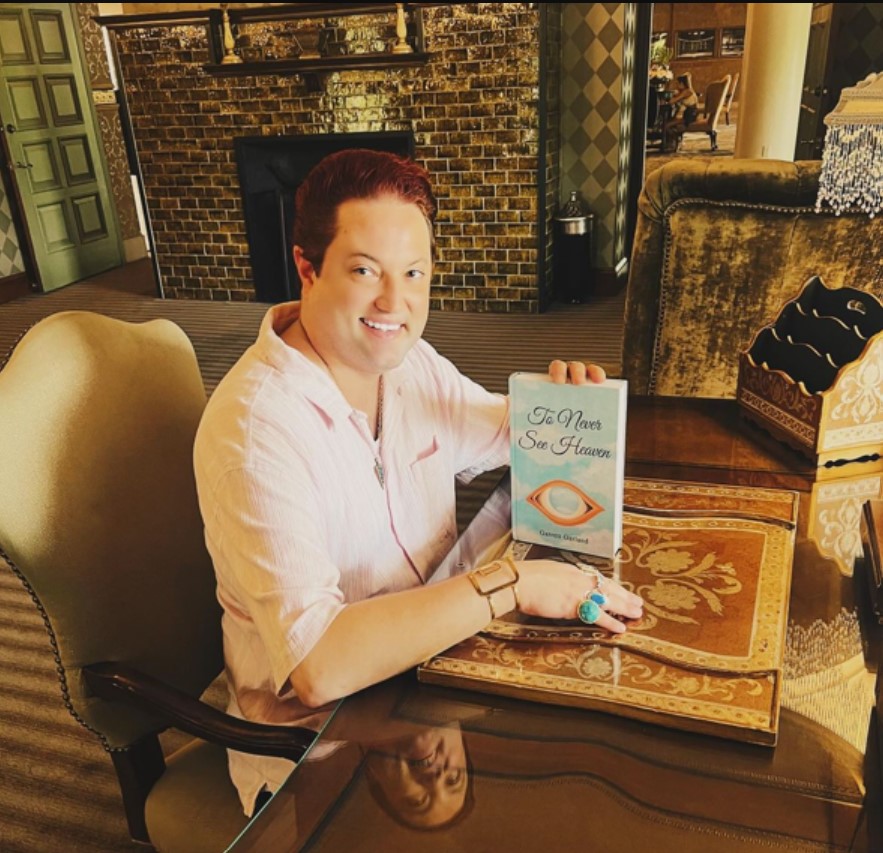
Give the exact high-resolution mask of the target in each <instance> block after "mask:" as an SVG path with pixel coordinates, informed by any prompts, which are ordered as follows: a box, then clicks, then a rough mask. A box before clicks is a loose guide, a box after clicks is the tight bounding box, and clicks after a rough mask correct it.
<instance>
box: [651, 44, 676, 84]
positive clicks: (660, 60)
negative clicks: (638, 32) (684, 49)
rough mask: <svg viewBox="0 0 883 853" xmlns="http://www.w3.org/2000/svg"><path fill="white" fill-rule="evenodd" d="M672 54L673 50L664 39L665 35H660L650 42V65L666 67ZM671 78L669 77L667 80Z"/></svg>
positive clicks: (652, 66)
mask: <svg viewBox="0 0 883 853" xmlns="http://www.w3.org/2000/svg"><path fill="white" fill-rule="evenodd" d="M673 56H674V51H673V50H672V49H671V48H670V47H669V46H668V44H667V43H666V41H665V36H660V37H659V38H658V39H656V41H652V42H650V67H651V68H664V69H668V64H669V62H671V58H672V57H673ZM670 79H671V78H670V77H669V80H670Z"/></svg>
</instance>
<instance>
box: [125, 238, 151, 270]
mask: <svg viewBox="0 0 883 853" xmlns="http://www.w3.org/2000/svg"><path fill="white" fill-rule="evenodd" d="M123 250H124V252H125V255H126V263H127V264H128V263H131V262H132V261H140V260H141V258H146V257H147V244H146V243H145V242H144V237H142V236H141V235H140V234H138V235H137V236H135V237H128V238H127V239H125V240H123Z"/></svg>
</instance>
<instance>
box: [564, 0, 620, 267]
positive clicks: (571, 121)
mask: <svg viewBox="0 0 883 853" xmlns="http://www.w3.org/2000/svg"><path fill="white" fill-rule="evenodd" d="M626 5H628V4H622V3H565V4H563V17H562V37H561V41H562V44H561V194H562V196H563V198H562V201H563V200H565V199H566V197H567V195H568V194H569V192H570V191H571V190H579V192H580V193H581V195H582V198H583V200H584V201H585V202H586V203H587V204H588V206H589V209H590V210H591V211H592V213H593V214H594V215H595V222H594V232H593V245H592V251H593V266H594V267H595V268H607V269H610V268H612V267H614V266H615V264H616V262H617V260H618V256H617V252H618V251H619V252H621V251H622V242H623V240H624V239H625V238H624V236H623V237H618V234H617V231H618V230H619V231H621V232H623V233H624V230H625V229H624V222H623V216H624V213H622V212H621V213H620V216H619V218H618V217H617V205H618V202H619V200H620V199H621V198H622V197H623V192H624V190H627V184H626V186H625V188H623V187H622V184H621V182H620V180H619V175H620V174H621V167H622V157H623V156H626V157H627V156H628V155H627V153H626V154H625V155H624V154H623V153H622V150H623V149H625V150H626V151H627V149H628V145H626V144H622V141H621V134H622V132H623V117H622V114H623V107H624V104H623V67H622V66H623V46H624V40H625V27H626V16H625V7H626ZM632 27H633V25H632ZM626 172H627V170H626ZM626 180H627V176H626ZM620 207H622V208H624V205H620Z"/></svg>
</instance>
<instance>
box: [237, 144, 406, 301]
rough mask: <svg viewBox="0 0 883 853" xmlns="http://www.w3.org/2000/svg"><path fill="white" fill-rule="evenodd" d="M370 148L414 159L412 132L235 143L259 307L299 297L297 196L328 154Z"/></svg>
mask: <svg viewBox="0 0 883 853" xmlns="http://www.w3.org/2000/svg"><path fill="white" fill-rule="evenodd" d="M344 148H370V149H372V150H375V151H389V152H391V153H393V154H400V155H403V156H408V157H412V156H413V154H414V138H413V135H412V134H411V133H410V132H382V133H346V134H321V135H320V134H313V135H310V136H243V137H239V138H237V139H235V140H234V149H235V153H236V164H237V167H238V170H239V185H240V188H241V192H242V202H243V209H244V213H245V230H246V236H247V237H248V249H249V256H250V260H251V269H252V276H253V279H254V289H255V296H256V298H257V300H258V302H285V301H287V300H290V299H298V298H300V279H299V278H298V275H297V270H296V269H295V267H294V260H293V258H292V238H291V235H292V228H293V226H294V194H295V192H296V191H297V188H298V187H299V186H300V184H301V182H302V181H303V179H304V178H305V177H306V175H307V173H308V172H309V171H310V169H311V168H312V167H313V166H315V165H316V163H318V162H319V160H321V159H322V158H323V157H324V156H325V155H326V154H331V153H332V152H334V151H341V150H343V149H344Z"/></svg>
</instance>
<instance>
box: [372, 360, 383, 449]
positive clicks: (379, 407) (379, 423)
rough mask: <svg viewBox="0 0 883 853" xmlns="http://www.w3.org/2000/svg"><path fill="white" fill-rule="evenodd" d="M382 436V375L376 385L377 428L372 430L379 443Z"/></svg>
mask: <svg viewBox="0 0 883 853" xmlns="http://www.w3.org/2000/svg"><path fill="white" fill-rule="evenodd" d="M382 434H383V374H382V373H381V374H380V381H379V382H378V383H377V428H376V429H375V430H374V438H375V439H377V440H378V441H380V436H381V435H382Z"/></svg>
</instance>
